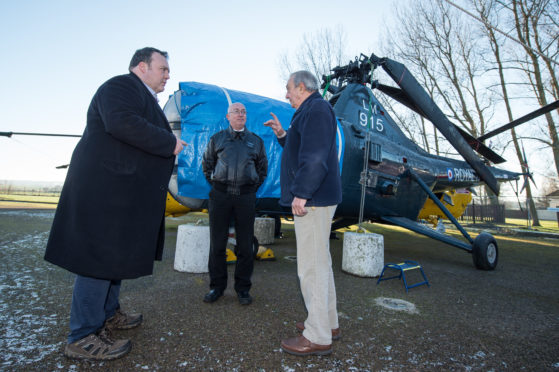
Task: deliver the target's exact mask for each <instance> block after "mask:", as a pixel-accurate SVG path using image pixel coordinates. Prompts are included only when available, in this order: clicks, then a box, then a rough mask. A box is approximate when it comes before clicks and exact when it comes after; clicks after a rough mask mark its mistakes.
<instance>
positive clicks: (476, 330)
mask: <svg viewBox="0 0 559 372" xmlns="http://www.w3.org/2000/svg"><path fill="white" fill-rule="evenodd" d="M53 216H54V212H53V211H41V210H34V211H33V210H0V226H1V227H0V259H1V260H0V262H1V266H2V270H1V271H0V310H1V311H0V314H1V315H0V332H1V335H2V336H1V338H0V350H2V353H1V355H0V370H6V371H13V370H25V371H29V370H36V371H39V370H41V371H45V370H49V371H56V370H64V371H67V370H75V371H83V370H106V369H108V368H110V369H111V370H120V371H128V370H137V371H141V370H149V371H157V370H161V371H171V370H173V371H174V370H197V371H201V370H204V371H255V370H258V371H306V370H316V371H408V370H421V371H429V370H433V371H434V370H458V371H506V370H528V371H532V370H533V371H552V370H559V353H558V350H559V271H558V269H557V268H558V267H559V241H558V240H555V239H541V238H539V239H533V238H526V237H514V236H497V241H498V244H499V249H500V257H499V265H498V267H497V270H495V271H489V272H487V271H479V270H476V269H475V268H474V266H473V263H472V258H471V256H470V254H468V253H466V252H464V251H462V250H459V249H456V248H453V247H450V246H447V245H445V244H442V243H439V242H436V241H434V240H431V239H428V238H425V237H422V236H419V235H417V234H414V233H411V232H407V231H405V230H402V229H399V228H394V227H386V226H380V225H373V226H372V227H371V230H372V231H373V232H375V233H379V234H382V235H384V242H385V262H400V261H402V260H405V259H411V260H415V261H418V262H419V263H420V264H421V265H422V266H423V268H424V270H425V273H426V275H427V278H428V279H429V282H430V284H431V287H430V288H429V287H427V286H420V287H417V288H413V289H410V292H409V293H408V294H406V292H405V289H404V286H403V284H402V281H400V280H397V279H395V280H388V281H384V282H381V283H380V284H379V285H377V284H376V278H360V277H356V276H353V275H349V274H346V273H344V272H342V271H341V261H342V251H343V249H342V244H343V240H342V238H343V233H340V232H338V234H337V235H338V237H339V238H340V239H339V240H332V241H331V252H332V258H333V265H334V275H335V280H336V288H337V292H338V310H339V312H340V326H341V328H342V332H343V334H342V339H341V340H340V341H336V342H335V343H334V352H333V354H332V355H330V356H327V357H296V356H291V355H288V354H286V353H284V352H282V351H281V350H280V347H279V345H280V340H281V339H282V338H285V337H291V336H294V335H296V334H297V332H296V329H295V321H297V320H303V319H304V318H305V309H304V306H303V303H302V300H301V297H300V294H299V287H298V282H297V276H296V262H294V261H292V260H288V259H285V257H288V256H295V253H296V252H295V240H294V233H293V229H292V226H291V225H288V224H284V226H283V228H284V235H285V238H284V239H281V240H276V242H275V243H274V244H273V245H271V246H270V247H271V248H273V250H274V253H275V255H276V257H277V260H276V261H274V262H256V264H255V272H254V276H253V289H252V291H251V293H252V295H253V296H254V303H253V304H252V305H250V306H241V305H239V303H238V301H237V299H236V296H235V293H234V291H233V289H232V267H230V285H229V288H228V290H227V291H226V293H225V296H224V297H223V298H221V299H220V300H219V301H218V302H216V303H214V304H205V303H203V302H202V298H203V296H204V294H205V293H206V291H207V290H208V275H207V274H189V273H181V272H177V271H175V270H174V269H173V261H174V252H175V243H176V232H177V226H178V225H179V224H181V223H184V222H185V221H186V219H185V218H170V219H168V221H167V222H168V227H167V239H166V251H165V254H164V259H163V261H162V262H159V263H157V264H156V266H155V272H154V275H153V276H150V277H144V278H141V279H137V280H130V281H125V282H123V286H122V292H121V303H122V306H123V308H124V309H125V310H127V311H136V312H142V313H143V314H144V319H145V320H144V323H143V324H142V326H141V327H139V328H138V329H134V330H130V331H126V332H124V331H122V332H119V333H117V336H119V337H127V338H130V339H131V340H132V342H133V349H132V351H131V353H130V354H129V355H127V356H126V357H124V358H122V359H119V360H116V361H113V362H104V363H99V362H87V361H75V360H69V359H66V358H65V357H64V356H63V355H62V354H61V350H62V348H63V346H64V342H65V338H66V334H67V332H68V315H69V304H70V299H71V289H72V285H73V275H72V274H70V273H68V272H66V271H64V270H62V269H59V268H57V267H55V266H52V265H50V264H47V263H46V262H45V261H43V259H42V256H43V253H44V247H45V244H46V240H47V238H48V231H49V228H50V224H51V222H52V218H53ZM199 217H200V216H194V215H193V216H191V217H188V218H189V219H190V220H191V221H192V219H193V218H199ZM450 233H454V232H452V231H451V232H450ZM412 274H413V272H411V273H410V274H409V280H410V281H413V280H419V276H418V277H417V278H414V277H413V275H412ZM417 275H419V273H418V274H417ZM382 298H390V299H399V300H404V301H407V302H409V303H411V304H413V305H414V306H415V308H416V311H415V312H408V311H398V310H393V309H389V308H385V307H382V306H379V305H378V304H377V303H378V302H379V299H382ZM403 308H404V307H403Z"/></svg>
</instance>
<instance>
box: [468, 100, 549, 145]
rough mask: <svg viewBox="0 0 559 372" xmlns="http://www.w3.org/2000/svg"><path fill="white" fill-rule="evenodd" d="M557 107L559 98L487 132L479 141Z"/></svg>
mask: <svg viewBox="0 0 559 372" xmlns="http://www.w3.org/2000/svg"><path fill="white" fill-rule="evenodd" d="M555 108H559V100H557V101H555V102H552V103H550V104H548V105H545V106H543V107H541V108H539V109H537V110H535V111H532V112H531V113H529V114H526V115H524V116H523V117H521V118H518V119H516V120H513V121H511V122H510V123H508V124H505V125H503V126H502V127H499V128H497V129H495V130H492V131H491V132H489V133H485V134H484V135H483V136H481V137H478V140H479V141H485V140H486V139H488V138H491V137H493V136H496V135H497V134H499V133H502V132H504V131H506V130H508V129H512V128H514V127H516V126H517V125H520V124H524V123H525V122H527V121H530V120H532V119H535V118H537V117H538V116H541V115H543V114H545V113H547V112H549V111H551V110H553V109H555Z"/></svg>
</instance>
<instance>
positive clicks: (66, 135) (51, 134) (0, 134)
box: [0, 132, 82, 137]
mask: <svg viewBox="0 0 559 372" xmlns="http://www.w3.org/2000/svg"><path fill="white" fill-rule="evenodd" d="M14 134H17V135H25V136H49V137H81V136H82V135H81V134H57V133H29V132H0V136H3V137H11V136H12V135H14Z"/></svg>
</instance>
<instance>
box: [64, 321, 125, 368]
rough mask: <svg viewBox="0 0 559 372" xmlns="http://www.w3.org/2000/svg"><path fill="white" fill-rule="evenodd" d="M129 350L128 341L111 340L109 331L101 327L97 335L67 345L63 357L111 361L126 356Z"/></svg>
mask: <svg viewBox="0 0 559 372" xmlns="http://www.w3.org/2000/svg"><path fill="white" fill-rule="evenodd" d="M131 348H132V344H131V343H130V340H113V339H112V337H111V333H110V330H109V329H107V328H106V327H103V328H102V329H101V330H100V331H99V332H97V333H92V334H90V335H89V336H87V337H84V338H82V339H81V340H78V341H76V342H72V343H71V344H67V345H66V348H65V349H64V355H66V356H67V357H68V358H75V359H89V360H112V359H117V358H120V357H123V356H124V355H126V354H128V352H129V351H130V349H131Z"/></svg>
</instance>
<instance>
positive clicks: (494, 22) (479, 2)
mask: <svg viewBox="0 0 559 372" xmlns="http://www.w3.org/2000/svg"><path fill="white" fill-rule="evenodd" d="M496 5H497V3H496V0H475V1H474V6H475V8H476V11H477V12H478V15H479V16H480V18H481V19H482V20H483V27H484V32H485V34H486V37H487V39H488V41H489V45H490V47H491V50H492V52H493V57H494V63H495V65H496V66H497V71H498V76H499V85H500V87H501V92H502V101H503V103H504V105H505V108H506V111H507V116H508V119H509V122H511V121H513V120H514V117H513V114H512V107H511V101H510V99H509V92H508V88H507V78H506V77H505V72H506V69H508V68H509V67H508V66H506V63H505V62H504V61H503V57H502V55H501V46H502V45H503V44H504V42H505V41H504V40H503V37H499V36H498V35H497V33H496V31H495V28H494V27H496V26H499V25H498V17H497V15H496V12H497V6H496ZM490 18H491V19H490ZM511 134H512V141H513V143H514V149H515V151H516V156H517V158H518V161H519V163H520V166H521V169H522V173H525V174H527V173H528V172H529V168H528V164H527V163H526V159H524V151H523V149H522V150H521V148H520V144H519V140H518V137H517V135H516V131H515V129H514V128H513V129H511ZM526 199H527V201H528V208H530V212H531V213H530V215H531V216H532V225H533V226H540V221H539V218H538V213H537V211H536V205H535V203H534V198H533V197H532V187H531V185H530V183H529V182H527V183H526Z"/></svg>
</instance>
